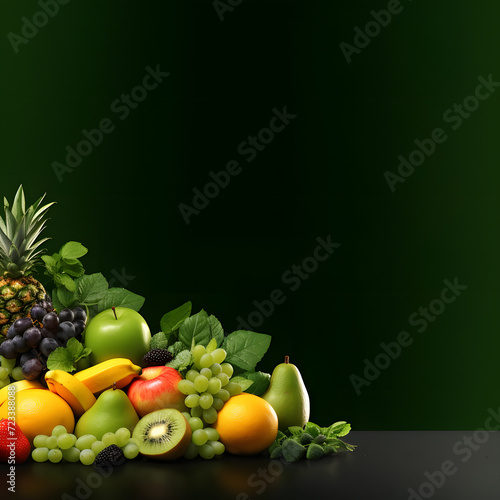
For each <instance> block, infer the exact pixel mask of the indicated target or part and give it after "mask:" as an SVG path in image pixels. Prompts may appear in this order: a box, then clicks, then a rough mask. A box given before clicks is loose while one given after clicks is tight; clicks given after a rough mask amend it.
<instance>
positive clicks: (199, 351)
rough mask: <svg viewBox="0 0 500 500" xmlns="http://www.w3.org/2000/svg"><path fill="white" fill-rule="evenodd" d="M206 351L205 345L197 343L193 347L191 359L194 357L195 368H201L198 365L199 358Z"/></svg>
mask: <svg viewBox="0 0 500 500" xmlns="http://www.w3.org/2000/svg"><path fill="white" fill-rule="evenodd" d="M206 352H207V351H206V349H205V347H204V346H202V345H197V346H195V347H194V349H193V359H194V364H195V365H196V367H197V368H202V367H201V366H200V360H201V358H202V356H204V355H205V353H206Z"/></svg>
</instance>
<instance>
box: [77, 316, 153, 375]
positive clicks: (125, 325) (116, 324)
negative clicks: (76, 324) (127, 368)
mask: <svg viewBox="0 0 500 500" xmlns="http://www.w3.org/2000/svg"><path fill="white" fill-rule="evenodd" d="M150 342H151V332H150V330H149V327H148V324H147V323H146V320H145V319H144V318H143V317H142V316H141V315H140V314H139V313H138V312H136V311H134V310H133V309H129V308H127V307H113V308H111V309H106V310H105V311H102V312H101V313H99V314H98V315H97V316H95V317H94V318H92V320H91V321H90V323H89V324H88V326H87V328H86V329H85V341H84V343H85V347H89V348H90V349H92V353H91V354H90V362H91V363H92V365H96V364H97V363H100V362H101V361H106V360H107V359H111V358H128V359H130V360H131V361H132V363H134V364H136V365H139V366H142V365H143V361H142V357H143V356H144V355H145V354H146V353H147V352H148V351H149V344H150Z"/></svg>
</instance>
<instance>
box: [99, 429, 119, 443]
mask: <svg viewBox="0 0 500 500" xmlns="http://www.w3.org/2000/svg"><path fill="white" fill-rule="evenodd" d="M101 441H102V442H103V443H104V444H105V445H106V446H111V445H112V444H116V434H115V433H114V432H106V434H104V436H102V438H101Z"/></svg>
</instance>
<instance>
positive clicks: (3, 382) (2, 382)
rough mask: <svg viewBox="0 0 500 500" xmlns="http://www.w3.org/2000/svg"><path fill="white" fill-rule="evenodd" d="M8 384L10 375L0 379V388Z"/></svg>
mask: <svg viewBox="0 0 500 500" xmlns="http://www.w3.org/2000/svg"><path fill="white" fill-rule="evenodd" d="M9 384H10V377H5V378H4V379H3V380H0V389H3V388H4V387H7V386H8V385H9Z"/></svg>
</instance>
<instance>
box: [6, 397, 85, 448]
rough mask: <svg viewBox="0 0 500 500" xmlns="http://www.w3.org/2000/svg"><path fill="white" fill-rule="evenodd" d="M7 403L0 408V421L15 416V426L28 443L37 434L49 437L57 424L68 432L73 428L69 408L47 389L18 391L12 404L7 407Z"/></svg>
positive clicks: (73, 422)
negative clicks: (17, 426)
mask: <svg viewBox="0 0 500 500" xmlns="http://www.w3.org/2000/svg"><path fill="white" fill-rule="evenodd" d="M9 401H10V400H7V401H5V402H4V403H3V404H2V406H0V419H2V418H8V417H11V418H12V417H13V416H15V421H16V424H17V425H19V427H20V428H21V430H22V431H23V434H24V435H25V436H26V437H27V438H28V440H29V441H30V442H33V438H34V437H35V436H37V435H38V434H46V435H48V436H50V434H51V433H52V429H53V428H54V427H55V426H56V425H59V424H61V425H64V427H66V429H67V431H68V432H73V430H74V428H75V417H74V415H73V410H72V409H71V406H69V404H68V403H66V401H64V399H63V398H61V397H60V396H58V395H57V394H54V393H53V392H50V391H49V390H48V389H30V390H29V391H28V390H26V391H20V392H18V393H16V396H15V400H14V402H13V404H11V405H9ZM12 411H13V412H14V415H13V414H12Z"/></svg>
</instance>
